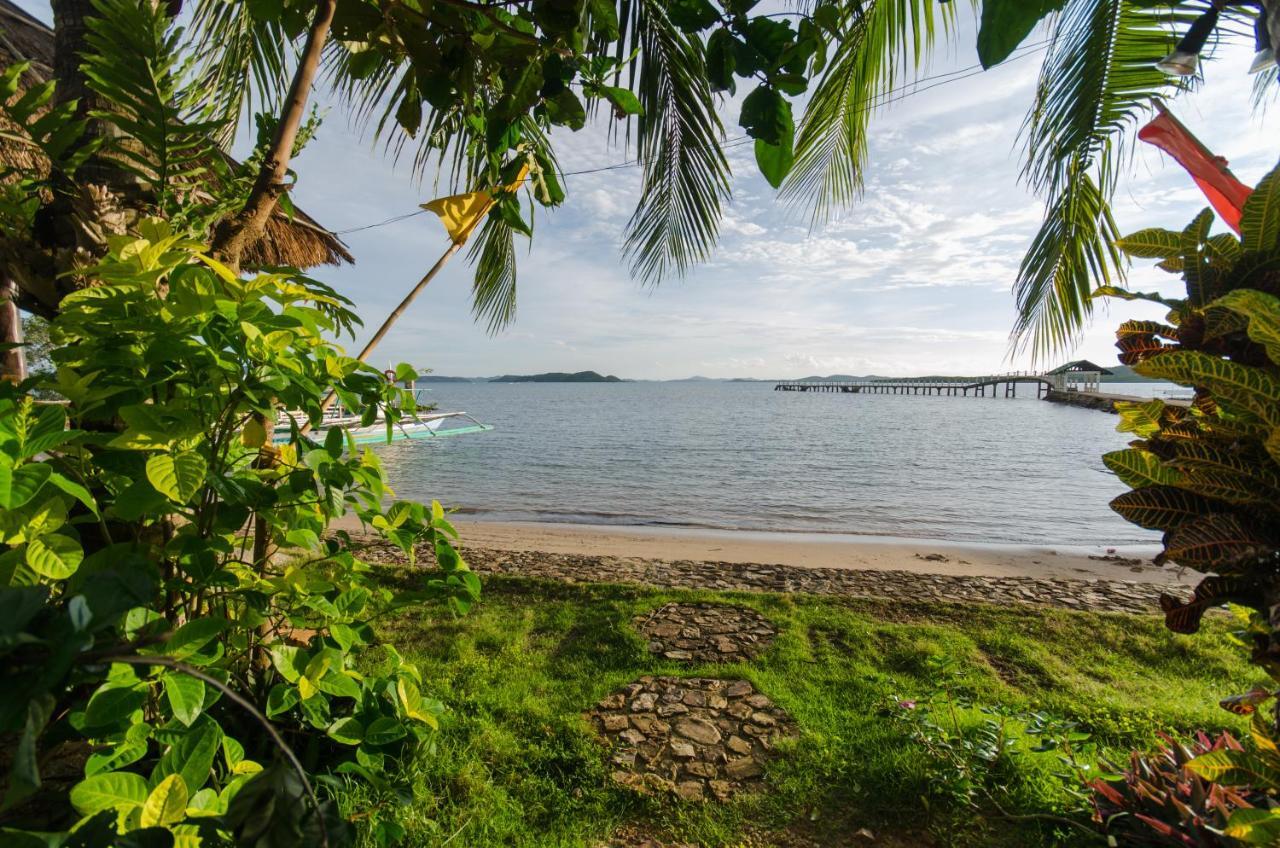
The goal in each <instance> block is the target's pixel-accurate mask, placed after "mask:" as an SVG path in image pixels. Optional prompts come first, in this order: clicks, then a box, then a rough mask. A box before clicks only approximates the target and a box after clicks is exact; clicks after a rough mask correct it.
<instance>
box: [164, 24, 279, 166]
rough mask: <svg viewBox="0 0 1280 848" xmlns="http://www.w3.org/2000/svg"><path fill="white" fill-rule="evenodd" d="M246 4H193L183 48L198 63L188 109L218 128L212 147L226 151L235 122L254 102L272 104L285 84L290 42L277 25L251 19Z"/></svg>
mask: <svg viewBox="0 0 1280 848" xmlns="http://www.w3.org/2000/svg"><path fill="white" fill-rule="evenodd" d="M252 8H253V4H252V3H228V2H226V0H197V2H196V4H195V8H194V10H193V11H192V16H191V26H190V28H189V29H188V32H187V44H186V48H187V50H188V51H189V52H190V54H191V55H194V56H198V57H200V60H199V63H198V65H197V66H196V69H195V73H194V75H193V83H192V85H191V86H189V87H188V89H187V91H186V92H184V97H185V99H186V102H187V104H188V106H189V107H190V108H192V109H195V110H198V111H199V112H200V113H201V114H202V115H204V116H205V118H207V119H208V120H212V121H218V122H221V124H222V127H223V129H222V131H221V132H220V133H219V134H218V138H217V141H218V143H219V144H220V145H221V146H222V148H223V149H224V150H228V149H229V148H230V146H231V142H232V141H233V140H234V138H235V131H236V127H237V126H238V125H239V123H240V120H239V119H240V118H241V117H243V116H245V115H246V114H251V113H252V112H253V111H254V98H255V96H256V97H257V98H258V99H260V100H261V101H262V102H263V105H266V104H268V103H273V102H275V101H276V100H278V99H279V98H280V97H281V96H282V95H283V94H284V92H285V90H286V89H287V87H288V84H289V74H288V62H289V46H290V43H291V40H290V38H289V37H288V35H287V34H286V33H285V31H284V27H283V26H281V24H280V23H279V22H278V21H263V20H259V19H257V18H255V17H254V16H253V15H252V14H251V11H250V10H251V9H252Z"/></svg>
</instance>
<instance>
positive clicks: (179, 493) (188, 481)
mask: <svg viewBox="0 0 1280 848" xmlns="http://www.w3.org/2000/svg"><path fill="white" fill-rule="evenodd" d="M207 471H208V466H207V465H206V464H205V461H204V457H202V456H201V455H200V454H198V453H196V452H195V451H182V452H180V453H176V454H173V455H172V456H171V455H169V454H160V455H158V456H153V457H151V458H150V459H148V460H147V479H148V480H150V481H151V485H152V486H155V487H156V491H157V492H160V493H161V494H162V495H164V496H165V497H167V498H169V500H171V501H173V502H174V503H179V504H185V503H188V502H189V501H190V500H191V499H192V498H193V497H195V494H196V493H197V492H199V491H200V489H201V487H203V486H204V478H205V473H206V472H207Z"/></svg>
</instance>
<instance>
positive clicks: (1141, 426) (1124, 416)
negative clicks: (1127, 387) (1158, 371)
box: [1116, 398, 1165, 439]
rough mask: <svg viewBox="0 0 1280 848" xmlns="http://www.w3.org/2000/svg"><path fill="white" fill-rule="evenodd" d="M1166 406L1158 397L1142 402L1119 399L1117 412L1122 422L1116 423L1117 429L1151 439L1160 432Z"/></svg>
mask: <svg viewBox="0 0 1280 848" xmlns="http://www.w3.org/2000/svg"><path fill="white" fill-rule="evenodd" d="M1164 406H1165V404H1164V401H1162V400H1159V399H1158V398H1153V399H1151V400H1148V401H1142V402H1129V401H1117V402H1116V412H1117V413H1119V415H1120V423H1119V424H1117V425H1116V430H1118V431H1119V432H1121V433H1133V434H1134V435H1136V436H1140V437H1142V438H1144V439H1149V438H1151V437H1152V436H1154V435H1155V434H1156V433H1158V432H1160V419H1161V417H1162V416H1163V415H1164Z"/></svg>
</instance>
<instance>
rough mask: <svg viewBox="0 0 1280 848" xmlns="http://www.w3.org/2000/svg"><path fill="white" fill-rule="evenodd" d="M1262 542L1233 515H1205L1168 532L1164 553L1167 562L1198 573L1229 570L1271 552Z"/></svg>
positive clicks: (1271, 549)
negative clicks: (1192, 569) (1171, 561)
mask: <svg viewBox="0 0 1280 848" xmlns="http://www.w3.org/2000/svg"><path fill="white" fill-rule="evenodd" d="M1274 550H1275V549H1274V547H1273V546H1272V545H1271V544H1269V543H1268V542H1267V540H1266V539H1264V538H1262V537H1261V536H1259V535H1258V534H1257V533H1254V532H1253V531H1251V530H1249V529H1248V528H1246V527H1245V526H1243V525H1242V524H1241V523H1240V520H1239V519H1237V518H1236V517H1235V516H1233V515H1222V514H1219V515H1207V516H1204V517H1202V518H1199V519H1196V520H1195V521H1189V522H1185V523H1183V524H1181V525H1179V526H1178V527H1176V528H1175V529H1174V530H1173V531H1172V532H1170V533H1169V536H1168V541H1167V542H1166V543H1165V554H1166V556H1168V557H1169V559H1171V560H1173V561H1174V562H1176V563H1178V564H1179V565H1185V566H1187V567H1189V568H1195V569H1198V570H1200V571H1215V572H1218V573H1219V574H1222V573H1225V572H1227V571H1229V570H1230V569H1231V568H1232V567H1233V566H1235V565H1236V564H1238V563H1241V562H1244V561H1249V560H1255V559H1258V558H1259V557H1264V556H1268V555H1270V554H1272V553H1273V552H1274Z"/></svg>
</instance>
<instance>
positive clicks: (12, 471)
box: [0, 455, 53, 509]
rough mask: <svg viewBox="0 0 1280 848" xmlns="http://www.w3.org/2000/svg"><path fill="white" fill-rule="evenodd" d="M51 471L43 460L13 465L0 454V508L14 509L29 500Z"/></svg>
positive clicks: (8, 458) (6, 457)
mask: <svg viewBox="0 0 1280 848" xmlns="http://www.w3.org/2000/svg"><path fill="white" fill-rule="evenodd" d="M52 473H53V469H51V468H50V467H49V466H48V465H45V464H44V463H43V462H29V463H25V464H23V465H19V466H17V467H15V466H14V464H13V460H12V459H11V458H10V457H8V456H4V455H0V509H15V508H16V507H20V506H22V505H23V504H24V503H26V502H27V501H29V500H31V499H32V498H33V497H35V496H36V493H37V492H39V491H40V489H41V487H43V486H44V484H45V483H46V482H48V480H49V475H50V474H52Z"/></svg>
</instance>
